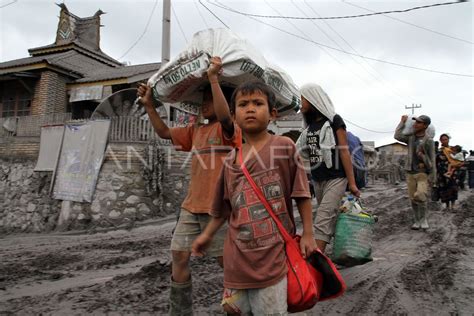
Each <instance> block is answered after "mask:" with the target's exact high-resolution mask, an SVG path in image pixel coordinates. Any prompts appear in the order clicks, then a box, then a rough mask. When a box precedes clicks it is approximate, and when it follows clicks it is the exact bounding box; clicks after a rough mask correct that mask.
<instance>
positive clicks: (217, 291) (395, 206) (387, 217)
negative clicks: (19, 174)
mask: <svg viewBox="0 0 474 316" xmlns="http://www.w3.org/2000/svg"><path fill="white" fill-rule="evenodd" d="M363 196H364V197H365V204H366V206H367V207H368V208H369V209H371V210H373V211H374V213H376V214H377V215H378V216H379V222H378V223H377V226H376V230H375V241H374V253H373V257H374V261H372V262H369V263H367V264H365V265H362V266H356V267H351V268H344V269H341V270H340V271H341V274H342V275H343V277H344V279H345V281H346V283H347V286H348V289H347V292H346V293H345V295H344V296H343V297H341V298H338V299H336V300H332V301H328V302H322V303H319V304H317V305H316V307H315V308H313V309H312V310H311V311H308V312H307V313H306V314H308V315H322V314H326V315H340V314H349V315H358V314H360V315H362V314H364V315H367V314H389V315H393V314H410V315H449V314H450V315H452V314H460V315H472V313H473V311H474V299H473V298H474V192H473V191H461V193H460V201H459V203H458V205H457V207H456V210H455V211H445V210H442V207H441V205H440V204H437V203H431V205H430V209H431V212H430V215H429V222H430V225H431V228H430V229H429V230H428V231H427V232H422V231H412V230H410V229H409V227H410V222H411V220H410V218H411V217H410V213H409V208H408V206H409V201H408V198H407V197H406V188H405V187H404V186H390V187H389V186H384V185H380V186H377V187H373V188H369V189H367V190H366V191H365V192H364V193H363ZM173 226H174V223H173V222H169V221H168V222H166V221H162V222H160V223H155V224H154V225H147V226H142V227H138V228H134V229H132V230H129V231H126V230H118V231H110V232H106V233H95V234H84V233H82V234H71V233H69V234H48V235H46V234H44V235H6V236H0V315H18V314H20V315H22V314H23V315H26V314H55V315H70V314H76V315H80V314H90V313H93V314H105V313H112V314H138V313H141V314H155V315H161V314H166V312H167V309H168V306H167V297H168V293H169V290H168V283H169V276H170V256H169V252H168V250H167V248H168V246H169V243H170V238H171V231H172V229H173ZM192 270H193V287H194V288H193V291H194V292H193V300H194V308H195V312H196V314H198V315H207V314H219V313H220V311H221V309H220V306H219V304H218V303H219V301H220V297H221V284H222V271H221V269H220V268H219V267H218V265H217V263H216V262H215V261H214V260H213V259H198V258H195V259H193V260H192ZM300 314H301V315H303V314H305V313H300Z"/></svg>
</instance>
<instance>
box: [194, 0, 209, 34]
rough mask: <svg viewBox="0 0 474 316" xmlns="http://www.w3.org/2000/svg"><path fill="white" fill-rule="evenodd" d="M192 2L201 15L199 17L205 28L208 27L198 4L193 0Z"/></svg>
mask: <svg viewBox="0 0 474 316" xmlns="http://www.w3.org/2000/svg"><path fill="white" fill-rule="evenodd" d="M193 4H194V6H195V7H196V10H197V12H198V13H199V15H200V16H201V19H202V21H203V22H204V25H206V28H209V25H208V24H207V22H206V19H204V16H203V15H202V13H201V10H200V9H199V6H198V5H197V4H196V2H195V1H193Z"/></svg>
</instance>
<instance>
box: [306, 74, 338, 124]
mask: <svg viewBox="0 0 474 316" xmlns="http://www.w3.org/2000/svg"><path fill="white" fill-rule="evenodd" d="M300 92H301V95H302V96H303V97H304V98H305V99H306V100H308V101H309V102H310V103H311V104H312V105H313V106H314V107H315V108H316V109H317V110H318V111H319V112H321V114H322V115H324V116H325V117H327V118H328V119H329V121H331V122H332V120H333V118H334V115H336V111H335V110H334V105H333V104H332V102H331V99H330V98H329V96H328V95H327V94H326V92H324V90H323V88H321V87H320V86H319V85H317V84H315V83H307V84H305V85H303V86H302V87H301V88H300Z"/></svg>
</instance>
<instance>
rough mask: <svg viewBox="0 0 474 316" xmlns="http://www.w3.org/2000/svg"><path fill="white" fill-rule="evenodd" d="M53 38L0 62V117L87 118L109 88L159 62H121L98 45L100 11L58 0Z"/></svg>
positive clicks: (130, 81)
mask: <svg viewBox="0 0 474 316" xmlns="http://www.w3.org/2000/svg"><path fill="white" fill-rule="evenodd" d="M58 6H59V7H60V8H61V11H60V15H59V22H58V28H57V31H56V39H55V41H54V43H52V44H49V45H45V46H41V47H35V48H30V49H29V50H28V52H29V53H30V55H31V56H30V57H27V58H20V59H16V60H10V61H6V62H2V63H0V119H2V118H6V117H18V116H30V115H34V116H36V115H48V114H53V113H54V114H55V113H67V112H69V113H72V117H73V118H87V117H88V116H89V115H90V113H91V112H92V111H93V110H94V109H95V107H96V106H97V104H98V103H99V102H100V101H101V100H102V99H103V98H105V97H107V96H108V95H110V94H111V93H113V92H115V91H117V90H120V89H124V88H130V87H134V86H136V84H137V83H138V82H140V81H144V80H146V79H148V78H149V77H150V76H151V75H152V74H153V73H155V72H156V71H157V70H158V69H159V68H160V63H150V64H143V65H134V66H127V65H124V64H122V63H120V62H119V61H117V60H116V59H114V58H113V57H111V56H109V55H107V54H106V53H104V52H103V51H102V50H101V48H100V27H101V24H100V17H101V15H102V14H104V12H102V11H101V10H99V11H97V12H96V13H95V14H94V15H93V16H91V17H86V18H81V17H78V16H76V15H74V14H72V13H71V12H69V10H68V8H67V7H66V5H65V4H64V3H62V4H59V5H58Z"/></svg>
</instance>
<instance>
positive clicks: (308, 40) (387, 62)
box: [199, 0, 473, 78]
mask: <svg viewBox="0 0 474 316" xmlns="http://www.w3.org/2000/svg"><path fill="white" fill-rule="evenodd" d="M199 2H200V3H202V2H201V0H199ZM208 2H209V1H208ZM216 2H217V1H216ZM212 4H214V3H212ZM206 8H207V7H206ZM207 9H208V10H209V11H210V9H209V8H207ZM210 12H212V11H210ZM212 14H213V15H214V16H216V15H215V14H214V13H213V12H212ZM247 18H249V19H252V20H254V21H256V22H258V23H261V24H264V25H267V26H269V27H271V28H274V29H276V30H278V31H280V32H282V33H285V34H288V35H290V36H293V37H296V38H299V39H302V40H304V41H307V42H310V43H313V44H315V45H318V46H322V47H326V48H328V49H332V50H335V51H338V52H341V53H344V54H349V55H353V56H357V57H360V58H364V59H367V60H372V61H376V62H379V63H384V64H389V65H392V66H398V67H404V68H409V69H414V70H420V71H425V72H431V73H438V74H443V75H451V76H458V77H468V78H472V77H473V76H472V75H470V74H461V73H455V72H447V71H440V70H435V69H429V68H422V67H417V66H411V65H406V64H401V63H396V62H392V61H387V60H382V59H378V58H373V57H368V56H363V55H360V54H355V53H351V52H348V51H346V50H344V49H338V48H335V47H332V46H329V45H325V44H322V43H319V42H316V41H313V40H311V39H308V38H305V37H302V36H300V35H297V34H295V33H292V32H289V31H287V30H284V29H281V28H279V27H277V26H274V25H272V24H269V23H266V22H264V21H261V20H259V19H257V18H254V17H252V16H247Z"/></svg>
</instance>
